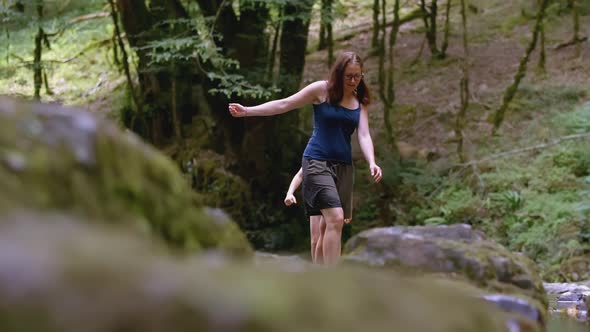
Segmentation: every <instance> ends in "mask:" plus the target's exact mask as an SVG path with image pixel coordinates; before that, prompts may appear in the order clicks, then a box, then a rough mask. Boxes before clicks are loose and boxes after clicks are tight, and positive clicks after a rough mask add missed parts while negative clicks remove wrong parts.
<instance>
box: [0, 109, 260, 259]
mask: <svg viewBox="0 0 590 332" xmlns="http://www.w3.org/2000/svg"><path fill="white" fill-rule="evenodd" d="M15 209H28V210H43V211H68V212H74V213H76V214H78V215H79V216H81V217H82V218H81V219H83V220H86V221H99V222H105V223H110V224H121V223H124V224H126V225H128V226H130V227H133V228H135V229H136V230H139V231H140V232H142V233H144V234H149V235H150V236H153V237H154V238H157V239H159V240H162V241H164V242H166V243H167V244H169V245H170V246H171V247H174V248H180V249H184V250H187V251H192V250H198V249H200V248H224V249H226V250H228V251H231V252H235V253H238V254H246V255H249V254H251V253H252V250H251V248H250V245H249V243H248V242H247V240H246V238H245V236H244V235H243V234H242V232H241V231H240V230H239V228H238V227H237V226H236V225H235V224H234V222H233V221H231V220H230V219H228V218H227V217H226V216H223V215H222V214H220V213H215V212H214V211H212V210H208V211H203V210H202V209H201V208H200V204H199V199H198V197H197V196H196V194H195V193H194V192H193V191H192V190H191V189H190V187H189V186H188V184H187V183H186V181H185V180H184V179H183V177H182V175H181V173H180V170H179V169H178V167H177V166H176V165H175V164H174V163H173V162H172V161H171V160H170V159H169V158H167V157H166V156H164V155H163V154H162V153H160V152H158V151H157V150H156V149H154V148H152V147H151V146H149V145H147V144H145V143H143V142H142V141H141V140H140V139H139V138H138V137H137V136H135V135H133V134H131V133H128V132H124V131H122V130H120V129H119V128H118V127H117V126H116V125H115V124H114V123H111V122H109V121H106V120H104V119H101V118H99V117H97V116H95V115H93V114H90V113H88V112H85V111H83V110H79V109H71V108H64V107H61V106H58V105H48V104H40V103H24V102H18V101H15V100H13V99H7V98H0V215H2V214H5V213H9V212H10V211H13V210H15Z"/></svg>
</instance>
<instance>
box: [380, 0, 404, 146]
mask: <svg viewBox="0 0 590 332" xmlns="http://www.w3.org/2000/svg"><path fill="white" fill-rule="evenodd" d="M382 6H383V7H382V23H381V30H382V31H381V47H380V50H381V52H380V53H379V98H380V99H381V102H382V103H383V121H384V123H385V132H386V135H387V141H388V143H389V145H390V148H392V149H395V146H396V145H395V134H394V130H393V123H392V113H393V112H394V108H395V79H394V68H395V43H396V41H397V34H398V32H399V27H400V18H399V9H400V3H399V0H395V2H394V5H393V25H392V27H391V31H390V32H389V41H388V43H387V44H386V36H387V33H386V27H387V24H386V15H385V13H386V10H385V1H383V3H382ZM386 58H387V60H388V61H387V67H386V65H385V59H386Z"/></svg>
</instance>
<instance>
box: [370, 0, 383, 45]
mask: <svg viewBox="0 0 590 332" xmlns="http://www.w3.org/2000/svg"><path fill="white" fill-rule="evenodd" d="M382 1H385V0H382ZM379 31H381V28H380V26H379V0H373V38H372V39H371V48H372V49H373V50H375V49H377V47H379Z"/></svg>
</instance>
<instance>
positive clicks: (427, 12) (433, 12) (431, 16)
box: [420, 0, 441, 59]
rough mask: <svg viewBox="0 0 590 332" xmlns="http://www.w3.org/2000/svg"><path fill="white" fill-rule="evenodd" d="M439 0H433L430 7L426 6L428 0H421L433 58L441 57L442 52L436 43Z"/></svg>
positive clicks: (427, 37)
mask: <svg viewBox="0 0 590 332" xmlns="http://www.w3.org/2000/svg"><path fill="white" fill-rule="evenodd" d="M437 1H438V0H431V2H430V6H429V8H427V6H426V0H420V8H421V10H422V13H423V16H422V17H423V21H424V28H425V29H426V40H427V41H428V47H429V48H430V54H431V57H432V58H433V59H437V58H441V53H440V51H439V49H438V46H437V43H436V39H437V38H436V34H437V33H436V30H437V28H436V18H437V15H438V5H437Z"/></svg>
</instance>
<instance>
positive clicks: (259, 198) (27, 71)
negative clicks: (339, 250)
mask: <svg viewBox="0 0 590 332" xmlns="http://www.w3.org/2000/svg"><path fill="white" fill-rule="evenodd" d="M589 13H590V2H588V1H581V0H551V1H550V0H516V1H502V0H489V1H484V0H470V1H467V0H449V1H444V0H428V1H427V0H417V1H412V0H404V1H402V0H389V1H386V0H358V1H353V0H318V1H312V0H231V1H230V0H197V1H188V0H185V1H183V0H152V1H144V0H116V1H115V0H109V1H104V0H87V1H81V0H62V1H57V0H55V1H50V0H21V1H17V0H2V2H0V20H1V22H2V25H1V28H2V29H1V30H2V31H1V36H0V95H9V96H16V97H19V98H23V99H34V100H41V101H44V102H51V103H59V104H65V105H76V106H80V107H82V108H86V109H89V110H90V111H91V112H94V113H97V114H100V115H102V116H105V117H109V118H112V119H113V120H115V121H117V122H118V123H119V124H120V125H121V126H122V127H125V128H128V129H129V130H131V131H133V132H135V133H137V134H138V135H139V136H141V137H142V138H143V139H144V140H145V141H148V142H150V143H151V144H153V145H154V146H156V147H157V148H158V149H160V150H162V151H164V152H165V153H166V154H167V155H169V156H170V157H171V158H172V159H173V160H175V161H176V163H177V164H178V166H179V167H180V168H181V169H182V171H183V173H184V175H185V179H186V181H187V182H189V183H190V184H191V186H192V187H193V189H194V190H195V191H196V192H198V193H199V194H201V196H202V199H203V200H204V201H205V203H206V204H207V205H210V206H215V207H220V208H223V209H224V210H225V211H227V212H228V213H229V214H230V215H231V216H232V218H233V219H234V220H235V221H236V222H237V223H238V224H239V226H240V227H241V228H242V230H243V231H244V232H245V233H246V235H247V236H248V239H249V240H250V242H251V243H252V244H253V245H254V246H255V247H256V248H258V249H260V250H266V251H289V252H299V251H303V250H304V248H305V247H306V246H307V245H308V244H307V243H308V236H309V235H308V230H307V228H308V224H307V222H305V217H304V214H303V210H302V208H301V207H300V206H298V207H292V208H285V207H284V206H283V204H282V199H283V197H284V194H285V191H286V189H287V186H288V184H289V181H290V179H291V177H292V176H293V175H294V174H295V173H296V172H297V170H298V169H299V167H300V159H301V154H302V151H303V148H304V147H305V144H306V142H307V140H308V138H309V136H310V134H311V130H312V127H311V125H312V122H311V113H312V112H311V109H310V108H306V109H303V110H300V111H297V112H290V113H288V114H285V115H281V116H278V117H272V118H256V119H253V118H248V119H233V118H231V117H230V116H229V113H228V112H227V103H228V101H230V100H231V101H236V102H241V103H244V104H246V105H249V104H254V103H260V102H263V101H266V100H269V99H274V98H280V97H284V96H288V95H290V94H292V93H294V92H295V91H297V90H298V89H299V88H300V87H302V86H303V85H305V84H308V83H310V82H312V81H315V80H318V79H325V78H326V77H325V76H326V74H327V72H328V70H329V65H330V63H331V62H332V61H333V59H334V57H335V56H336V55H337V54H338V52H340V51H343V50H353V51H356V52H358V53H359V54H360V55H361V56H362V57H363V59H364V61H365V80H366V81H367V83H368V84H369V86H370V88H371V89H372V92H373V103H372V104H371V106H370V125H371V130H372V134H373V138H374V142H375V150H376V155H377V161H378V163H379V164H380V165H381V166H382V168H383V170H384V175H385V177H384V180H383V182H382V183H381V184H379V185H377V186H375V185H373V184H372V183H370V181H369V177H368V169H367V165H366V164H365V162H364V161H363V160H362V156H361V154H360V151H359V149H358V146H355V148H354V150H355V151H354V155H355V166H356V187H355V193H354V195H355V213H354V220H353V223H352V224H350V225H349V226H346V228H345V234H344V237H345V240H346V238H348V237H350V236H351V235H353V234H356V233H358V232H359V231H362V230H364V229H367V228H371V227H378V226H389V225H424V224H453V223H468V224H471V225H473V226H474V227H476V228H478V229H481V230H483V231H485V232H486V234H488V235H489V236H490V237H492V238H494V239H495V240H497V241H498V242H500V243H502V244H503V245H505V246H506V247H507V248H509V249H510V250H512V251H515V252H522V253H524V254H526V255H527V256H529V257H531V258H532V259H534V260H535V261H536V262H537V263H538V264H539V266H540V268H541V270H542V273H543V276H544V278H545V279H546V280H568V281H569V280H578V279H588V278H590V267H589V266H588V265H587V264H588V263H587V262H588V261H589V255H590V221H589V219H588V217H589V211H590V200H589V198H590V191H589V184H590V149H589V145H588V141H587V139H588V137H590V103H588V88H589V84H588V74H589V72H590V63H589V62H588V61H587V59H588V57H589V56H590V53H589V52H590V48H589V45H588V40H587V35H588V33H589V31H588V28H587V27H588V23H589V18H588V14H589ZM353 141H354V140H353ZM299 201H301V200H299Z"/></svg>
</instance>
